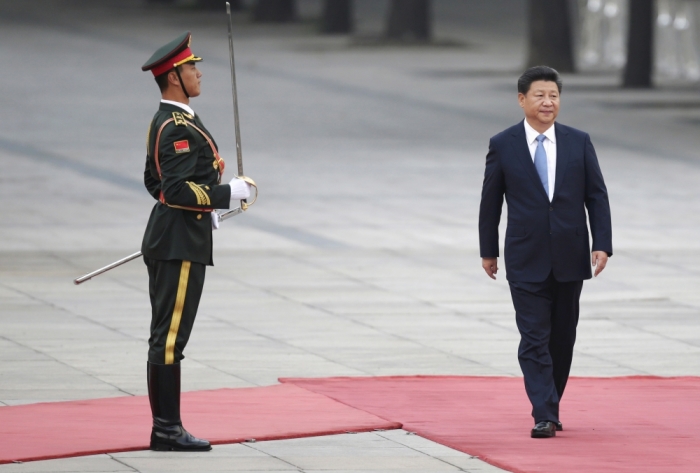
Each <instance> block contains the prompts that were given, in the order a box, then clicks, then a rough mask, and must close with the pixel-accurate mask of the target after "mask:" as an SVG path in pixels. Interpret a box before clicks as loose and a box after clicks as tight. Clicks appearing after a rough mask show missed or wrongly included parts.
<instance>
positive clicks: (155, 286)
mask: <svg viewBox="0 0 700 473" xmlns="http://www.w3.org/2000/svg"><path fill="white" fill-rule="evenodd" d="M191 39H192V38H191V35H190V33H189V32H186V33H183V34H181V35H180V36H178V37H177V38H176V39H174V40H173V41H171V42H170V43H168V44H166V45H165V46H163V47H162V48H160V49H159V50H158V51H156V52H155V53H154V54H153V56H151V58H150V59H149V60H148V61H146V64H144V65H143V67H142V70H144V71H151V72H152V73H153V75H154V76H155V80H156V83H157V84H158V87H159V88H160V91H161V96H162V100H161V102H160V107H159V109H158V111H157V112H156V114H155V116H154V117H153V120H152V121H151V124H150V126H149V128H148V138H147V151H146V152H147V156H146V170H145V172H144V183H145V185H146V189H147V190H148V192H149V193H150V194H151V195H152V196H153V197H154V198H155V199H156V200H157V202H156V204H155V206H154V207H153V210H152V211H151V215H150V218H149V220H148V225H147V227H146V232H145V234H144V237H143V244H142V247H141V251H142V253H143V259H144V262H145V263H146V266H147V268H148V278H149V288H148V289H149V295H150V299H151V308H152V319H151V333H150V338H149V340H148V345H149V350H148V365H147V373H148V374H147V376H148V397H149V400H150V403H151V412H152V414H153V429H152V431H151V444H150V446H151V449H152V450H178V451H183V450H184V451H203V450H211V445H210V444H209V442H208V441H206V440H202V439H198V438H195V437H194V436H192V435H191V434H190V433H189V432H187V431H186V430H185V429H184V428H183V426H182V421H181V419H180V361H181V360H182V359H183V358H184V356H183V350H184V349H185V345H187V340H188V339H189V338H190V333H191V331H192V326H193V324H194V319H195V316H196V315H197V307H198V305H199V299H200V296H201V295H202V287H203V285H204V272H205V268H206V266H207V265H213V261H212V229H216V228H218V225H219V220H218V214H217V213H216V212H215V211H214V209H217V208H221V209H227V208H229V205H230V202H231V201H232V200H238V199H246V198H248V197H249V195H250V186H249V184H248V183H247V182H245V180H244V179H245V178H243V179H239V178H238V177H236V178H234V179H232V180H231V181H230V182H229V183H227V184H222V183H221V177H222V175H223V173H224V160H223V159H221V157H220V156H219V153H218V151H217V147H216V142H215V141H214V139H213V138H212V137H211V134H210V133H209V132H208V131H207V129H206V128H205V127H204V125H203V124H202V120H201V119H200V118H199V116H198V115H197V114H196V113H195V112H194V110H192V109H191V108H190V106H189V101H190V98H192V97H197V96H198V95H199V94H200V82H201V77H202V73H201V72H200V71H199V69H197V66H196V63H197V62H199V61H201V60H202V59H201V58H199V57H197V56H195V55H194V54H193V53H192V51H191V50H190V42H191Z"/></svg>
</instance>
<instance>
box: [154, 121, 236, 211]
mask: <svg viewBox="0 0 700 473" xmlns="http://www.w3.org/2000/svg"><path fill="white" fill-rule="evenodd" d="M159 147H160V150H159V152H160V153H159V154H160V170H161V178H162V180H161V188H162V189H163V196H164V197H165V201H166V202H167V203H168V204H172V205H182V206H187V207H200V208H228V207H229V205H230V200H231V187H230V186H229V185H228V184H222V185H208V184H207V183H202V182H194V179H195V178H194V175H195V168H196V166H197V156H198V154H199V149H198V145H197V140H196V139H195V138H194V137H193V136H192V134H191V133H190V129H189V127H187V126H182V125H175V124H173V123H170V124H168V125H166V127H165V129H164V130H163V133H162V135H161V138H160V144H159Z"/></svg>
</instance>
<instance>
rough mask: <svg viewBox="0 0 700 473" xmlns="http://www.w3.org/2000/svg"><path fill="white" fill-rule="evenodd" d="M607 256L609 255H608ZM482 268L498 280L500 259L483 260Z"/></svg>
mask: <svg viewBox="0 0 700 473" xmlns="http://www.w3.org/2000/svg"><path fill="white" fill-rule="evenodd" d="M606 256H607V255H606ZM481 267H482V268H484V271H486V274H488V276H489V277H490V278H491V279H496V273H497V272H498V258H481Z"/></svg>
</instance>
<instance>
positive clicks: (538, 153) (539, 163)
mask: <svg viewBox="0 0 700 473" xmlns="http://www.w3.org/2000/svg"><path fill="white" fill-rule="evenodd" d="M545 138H547V137H546V136H544V135H539V136H538V137H537V138H535V139H536V140H537V149H536V150H535V169H537V174H539V175H540V181H542V185H543V186H544V193H545V194H547V196H549V176H548V174H547V153H546V151H545V150H544V145H543V144H542V142H543V141H544V140H545Z"/></svg>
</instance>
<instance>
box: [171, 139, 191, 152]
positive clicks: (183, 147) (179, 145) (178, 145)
mask: <svg viewBox="0 0 700 473" xmlns="http://www.w3.org/2000/svg"><path fill="white" fill-rule="evenodd" d="M175 152H176V153H189V152H190V144H189V142H188V141H187V140H182V141H176V142H175Z"/></svg>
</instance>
